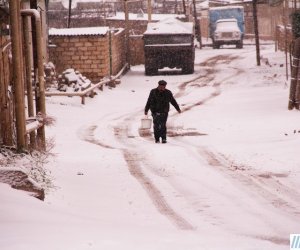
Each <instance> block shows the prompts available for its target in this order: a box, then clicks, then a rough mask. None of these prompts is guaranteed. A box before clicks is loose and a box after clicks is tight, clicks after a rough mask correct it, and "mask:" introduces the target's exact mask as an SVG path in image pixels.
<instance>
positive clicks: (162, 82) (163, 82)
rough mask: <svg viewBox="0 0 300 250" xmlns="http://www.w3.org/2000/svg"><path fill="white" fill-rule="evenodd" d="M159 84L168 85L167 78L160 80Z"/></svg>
mask: <svg viewBox="0 0 300 250" xmlns="http://www.w3.org/2000/svg"><path fill="white" fill-rule="evenodd" d="M158 85H163V86H166V85H167V82H166V81H165V80H160V81H158Z"/></svg>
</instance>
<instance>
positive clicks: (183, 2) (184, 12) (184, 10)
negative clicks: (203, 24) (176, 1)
mask: <svg viewBox="0 0 300 250" xmlns="http://www.w3.org/2000/svg"><path fill="white" fill-rule="evenodd" d="M182 7H183V14H184V15H186V6H185V0H182Z"/></svg>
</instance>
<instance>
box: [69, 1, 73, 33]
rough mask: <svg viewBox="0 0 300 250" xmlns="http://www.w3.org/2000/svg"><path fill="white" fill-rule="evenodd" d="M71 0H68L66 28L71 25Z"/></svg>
mask: <svg viewBox="0 0 300 250" xmlns="http://www.w3.org/2000/svg"><path fill="white" fill-rule="evenodd" d="M71 15H72V0H69V14H68V28H70V26H71Z"/></svg>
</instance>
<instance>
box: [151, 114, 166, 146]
mask: <svg viewBox="0 0 300 250" xmlns="http://www.w3.org/2000/svg"><path fill="white" fill-rule="evenodd" d="M152 117H153V124H154V138H155V141H159V138H160V137H161V139H162V140H166V138H167V127H166V123H167V119H168V113H154V114H152Z"/></svg>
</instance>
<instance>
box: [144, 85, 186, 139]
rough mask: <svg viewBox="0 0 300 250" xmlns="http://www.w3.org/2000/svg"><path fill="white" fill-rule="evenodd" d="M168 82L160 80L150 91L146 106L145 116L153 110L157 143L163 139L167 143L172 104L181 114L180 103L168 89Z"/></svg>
mask: <svg viewBox="0 0 300 250" xmlns="http://www.w3.org/2000/svg"><path fill="white" fill-rule="evenodd" d="M166 85H167V82H166V81H164V80H160V81H159V82H158V86H157V88H155V89H152V90H151V91H150V94H149V97H148V100H147V103H146V106H145V115H147V114H148V111H149V109H150V110H151V113H152V117H153V124H154V126H153V127H154V138H155V142H156V143H159V139H160V138H161V140H162V143H166V142H167V127H166V123H167V119H168V113H169V110H170V103H171V104H172V105H173V106H174V108H175V109H176V110H177V111H178V113H181V110H180V108H179V105H178V103H177V102H176V100H175V99H174V97H173V94H172V92H171V91H170V90H168V89H166Z"/></svg>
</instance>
